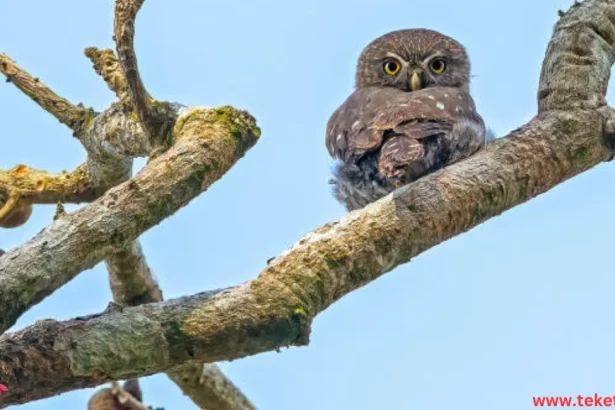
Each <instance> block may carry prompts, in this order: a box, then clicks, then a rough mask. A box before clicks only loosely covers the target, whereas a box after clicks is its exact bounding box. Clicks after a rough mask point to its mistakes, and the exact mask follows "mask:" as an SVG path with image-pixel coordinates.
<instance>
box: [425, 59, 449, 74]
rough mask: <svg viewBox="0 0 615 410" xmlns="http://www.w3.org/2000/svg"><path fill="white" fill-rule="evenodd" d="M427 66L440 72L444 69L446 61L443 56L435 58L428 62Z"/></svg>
mask: <svg viewBox="0 0 615 410" xmlns="http://www.w3.org/2000/svg"><path fill="white" fill-rule="evenodd" d="M429 68H430V69H431V71H433V72H434V73H436V74H442V73H443V72H444V70H446V61H445V60H444V59H443V58H436V59H434V60H432V61H431V63H429Z"/></svg>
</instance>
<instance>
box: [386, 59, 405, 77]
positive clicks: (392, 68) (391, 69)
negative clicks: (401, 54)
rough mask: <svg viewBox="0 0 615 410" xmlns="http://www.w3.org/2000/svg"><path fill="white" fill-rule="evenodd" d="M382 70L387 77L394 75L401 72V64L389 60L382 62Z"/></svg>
mask: <svg viewBox="0 0 615 410" xmlns="http://www.w3.org/2000/svg"><path fill="white" fill-rule="evenodd" d="M383 68H384V72H385V73H386V74H387V75H395V74H397V73H399V70H401V64H399V61H397V60H393V59H390V60H386V61H385V62H384V66H383Z"/></svg>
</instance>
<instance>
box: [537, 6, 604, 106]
mask: <svg viewBox="0 0 615 410" xmlns="http://www.w3.org/2000/svg"><path fill="white" fill-rule="evenodd" d="M614 23H615V7H613V1H612V0H588V1H585V2H584V3H583V4H581V3H579V2H575V4H574V5H573V6H572V8H571V9H570V10H569V11H568V12H567V13H565V14H563V15H562V17H561V19H560V21H559V22H558V23H557V25H556V26H555V30H554V32H553V37H552V38H551V42H550V43H549V47H548V49H547V53H546V57H545V60H544V62H543V66H542V73H541V76H540V88H539V91H538V100H539V104H538V110H539V112H544V111H547V110H574V109H596V108H599V107H602V106H603V105H605V95H606V89H607V87H608V85H609V78H610V74H611V67H612V66H613V61H614V59H615V55H614V51H613V44H615V26H614Z"/></svg>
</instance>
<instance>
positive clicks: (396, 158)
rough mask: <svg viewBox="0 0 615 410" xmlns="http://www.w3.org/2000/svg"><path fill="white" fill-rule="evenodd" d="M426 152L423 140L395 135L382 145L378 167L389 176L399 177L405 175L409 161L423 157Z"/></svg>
mask: <svg viewBox="0 0 615 410" xmlns="http://www.w3.org/2000/svg"><path fill="white" fill-rule="evenodd" d="M424 154H425V149H424V147H423V143H422V142H421V141H419V140H417V139H415V138H408V137H406V136H405V135H394V136H392V137H391V138H389V139H388V140H387V141H386V142H385V143H384V145H382V149H381V150H380V158H379V160H378V169H379V171H380V173H381V174H382V175H384V176H385V177H387V178H390V179H395V178H399V177H401V176H402V175H404V173H405V172H406V167H407V166H408V164H409V163H411V162H413V161H416V160H418V159H420V158H422V157H423V155H424Z"/></svg>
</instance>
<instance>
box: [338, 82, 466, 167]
mask: <svg viewBox="0 0 615 410" xmlns="http://www.w3.org/2000/svg"><path fill="white" fill-rule="evenodd" d="M460 95H461V94H460V93H459V91H458V90H456V89H450V88H431V89H429V88H428V89H424V90H420V91H415V92H404V91H401V90H398V89H396V88H391V87H366V88H360V89H358V90H356V91H355V92H354V93H353V94H351V95H350V97H348V99H347V100H346V101H345V102H344V103H343V104H342V105H341V106H340V107H339V108H338V109H337V110H336V111H335V112H334V113H333V115H332V116H331V118H330V119H329V123H328V124H327V137H326V143H327V149H328V150H329V153H330V154H331V156H332V157H334V158H340V159H342V160H344V161H346V160H348V159H352V158H359V157H361V156H362V155H363V154H365V153H366V152H368V151H371V150H375V149H378V148H380V146H381V145H382V143H383V140H384V138H385V135H386V134H387V133H388V134H389V135H390V134H391V133H393V134H394V135H402V136H405V137H406V138H407V139H415V140H420V139H423V138H427V137H429V136H432V135H437V134H442V133H445V132H447V131H450V130H451V128H452V126H453V124H454V122H455V120H456V118H457V117H459V115H460V114H462V113H461V112H460V111H459V110H460V109H461V108H460V107H461V106H462V105H463V102H464V101H462V100H461V98H459V97H460ZM400 143H401V142H400ZM404 146H407V148H408V150H409V151H408V152H410V151H412V152H414V149H411V148H410V147H411V146H412V147H414V146H416V144H415V143H411V142H407V141H406V142H404ZM398 148H399V147H398ZM402 156H403V157H406V156H407V155H406V154H403V155H402Z"/></svg>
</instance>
